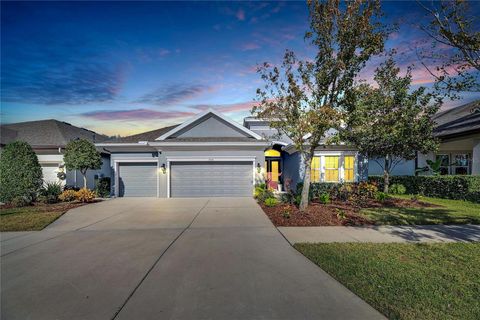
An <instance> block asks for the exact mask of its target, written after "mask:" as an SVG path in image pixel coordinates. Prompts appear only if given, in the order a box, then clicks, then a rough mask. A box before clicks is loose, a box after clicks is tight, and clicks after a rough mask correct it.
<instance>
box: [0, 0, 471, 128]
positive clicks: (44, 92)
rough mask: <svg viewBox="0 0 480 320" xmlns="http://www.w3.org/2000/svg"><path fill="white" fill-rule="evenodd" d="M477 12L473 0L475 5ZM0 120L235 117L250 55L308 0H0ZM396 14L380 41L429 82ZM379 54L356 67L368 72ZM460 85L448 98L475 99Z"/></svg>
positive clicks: (249, 91)
mask: <svg viewBox="0 0 480 320" xmlns="http://www.w3.org/2000/svg"><path fill="white" fill-rule="evenodd" d="M471 5H472V7H473V9H472V10H475V11H478V12H479V14H480V3H479V2H476V3H472V4H471ZM1 9H2V10H1V11H2V12H1V121H2V123H10V122H19V121H30V120H38V119H50V118H55V119H58V120H62V121H67V122H70V123H72V124H74V125H77V126H82V127H86V128H89V129H92V130H95V131H97V132H101V133H105V134H109V135H113V134H121V135H128V134H133V133H139V132H142V131H147V130H153V129H156V128H159V127H162V126H166V125H171V124H175V123H179V122H181V121H183V120H185V119H186V118H188V117H191V116H192V115H194V114H196V113H198V112H200V111H202V110H205V109H206V108H209V107H212V108H215V109H217V110H219V111H221V112H224V113H226V114H227V115H228V116H230V117H231V118H233V119H235V120H238V121H241V119H242V118H243V117H244V116H246V115H248V114H249V110H250V108H251V107H252V105H253V104H254V102H253V99H254V98H255V91H256V88H257V87H259V86H261V85H262V81H261V80H260V78H259V76H258V75H257V74H256V72H255V70H256V65H257V64H260V63H262V62H264V61H268V62H271V63H279V62H280V60H281V58H282V56H283V53H284V51H285V49H287V48H288V49H292V50H294V51H295V52H296V53H297V54H298V55H299V56H300V57H304V58H307V57H312V56H313V55H314V51H313V50H312V48H310V47H309V46H308V45H307V44H306V43H305V42H304V40H303V35H304V33H305V31H306V30H307V27H308V11H307V7H306V4H305V3H304V2H140V3H139V2H135V3H131V2H77V3H75V2H33V3H30V2H2V4H1ZM384 10H385V13H386V15H387V16H386V18H385V19H386V21H389V22H394V21H395V22H398V23H399V24H400V29H399V30H398V31H397V32H395V33H394V34H392V35H391V37H390V39H389V41H388V43H387V46H388V47H395V48H397V49H398V51H399V52H400V53H401V54H402V55H401V56H400V58H399V63H400V66H401V67H406V66H407V65H409V64H411V63H415V64H416V65H417V68H416V69H415V70H414V73H413V77H414V83H415V84H416V85H427V86H428V85H431V82H432V79H431V78H430V77H429V76H428V73H427V72H426V71H425V70H424V69H422V68H421V67H420V64H419V62H418V60H417V57H416V54H415V49H418V48H421V47H422V46H427V45H430V40H429V39H428V38H427V37H426V36H425V34H424V33H422V32H421V31H420V30H419V29H418V26H417V25H416V24H418V22H419V21H425V20H422V19H425V15H424V12H423V11H422V10H421V9H420V8H419V7H418V5H417V4H416V3H415V2H387V3H385V4H384ZM379 61H380V60H379V59H376V60H374V61H373V62H372V65H370V66H369V67H367V68H366V70H365V71H364V72H363V74H362V76H364V77H366V78H368V77H370V76H371V74H372V72H373V70H374V69H375V67H376V66H377V64H378V62H379ZM479 98H480V94H479V93H470V94H465V95H464V98H463V99H462V100H460V101H455V102H450V103H449V104H448V105H447V106H446V107H452V106H455V105H460V104H463V103H465V102H468V101H471V100H473V99H479Z"/></svg>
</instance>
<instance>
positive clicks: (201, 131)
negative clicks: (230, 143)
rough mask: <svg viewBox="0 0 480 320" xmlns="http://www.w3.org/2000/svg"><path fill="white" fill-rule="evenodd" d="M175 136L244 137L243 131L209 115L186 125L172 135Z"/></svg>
mask: <svg viewBox="0 0 480 320" xmlns="http://www.w3.org/2000/svg"><path fill="white" fill-rule="evenodd" d="M173 137H175V138H205V137H209V138H212V137H229V138H231V137H246V134H245V132H242V131H241V130H239V129H238V128H235V127H233V126H232V125H230V124H229V123H226V122H225V121H223V120H221V119H219V118H218V117H215V116H211V117H208V118H206V119H204V120H203V121H201V122H198V123H197V124H195V126H194V127H190V126H189V127H187V128H184V129H183V130H181V131H179V132H177V133H176V134H174V135H173Z"/></svg>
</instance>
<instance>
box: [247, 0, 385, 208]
mask: <svg viewBox="0 0 480 320" xmlns="http://www.w3.org/2000/svg"><path fill="white" fill-rule="evenodd" d="M308 6H309V11H310V30H309V31H308V32H307V33H306V35H305V38H306V39H307V40H309V41H310V43H311V44H312V45H313V46H314V47H315V48H316V51H317V52H316V56H315V59H314V60H313V61H310V60H305V61H302V60H299V59H297V57H296V56H295V54H294V53H293V52H292V51H288V50H287V52H286V53H285V56H284V58H283V63H282V65H281V67H272V66H270V65H269V64H268V63H264V64H263V66H261V67H259V70H258V72H259V73H260V75H261V78H262V79H263V80H264V81H265V83H266V84H265V87H264V88H263V89H258V90H257V100H258V101H259V105H257V106H255V107H254V108H253V110H252V113H253V114H254V115H255V116H256V117H259V118H263V119H267V120H269V121H270V125H271V126H272V127H273V128H276V129H277V130H278V131H279V132H280V133H283V134H285V135H287V136H288V137H289V138H290V139H291V140H292V141H293V143H294V145H295V147H296V149H297V150H298V152H300V153H301V155H302V158H303V164H304V169H305V176H304V181H303V182H304V183H303V189H302V199H301V202H300V210H302V211H303V210H305V209H306V207H307V205H308V194H309V188H310V167H311V161H312V158H313V154H314V150H315V149H316V148H317V147H318V146H319V144H320V142H321V139H322V138H324V137H325V134H326V132H327V131H328V130H329V129H331V128H338V127H339V126H340V123H341V119H342V116H343V113H344V111H345V110H347V109H349V107H348V105H349V104H350V103H351V101H352V99H351V98H352V94H351V93H352V90H353V88H354V86H353V84H354V80H355V77H356V76H357V75H358V74H359V72H360V71H361V70H362V69H363V68H364V67H365V64H366V62H367V61H368V60H369V59H370V57H371V56H372V55H375V54H378V53H380V52H381V51H382V50H383V44H384V41H385V38H386V36H387V34H388V30H386V28H385V27H384V25H382V24H381V23H380V22H379V20H378V18H379V17H380V16H381V12H380V3H379V1H375V0H372V1H351V2H347V3H340V1H338V0H328V1H317V0H315V1H313V0H312V1H308Z"/></svg>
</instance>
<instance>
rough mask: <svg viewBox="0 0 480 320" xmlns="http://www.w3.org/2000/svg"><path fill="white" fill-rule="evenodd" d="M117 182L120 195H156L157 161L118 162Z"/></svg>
mask: <svg viewBox="0 0 480 320" xmlns="http://www.w3.org/2000/svg"><path fill="white" fill-rule="evenodd" d="M118 184H119V196H120V197H156V196H157V163H156V162H145V163H143V162H142V163H136V162H135V163H120V164H119V166H118Z"/></svg>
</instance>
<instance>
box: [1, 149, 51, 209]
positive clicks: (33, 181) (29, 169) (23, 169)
mask: <svg viewBox="0 0 480 320" xmlns="http://www.w3.org/2000/svg"><path fill="white" fill-rule="evenodd" d="M41 186H42V168H41V167H40V164H39V163H38V158H37V155H36V154H35V152H34V151H33V149H32V147H30V145H29V144H28V143H26V142H23V141H15V142H12V143H9V144H7V145H6V146H5V148H3V150H2V152H1V154H0V201H1V202H6V203H8V202H12V201H13V199H14V198H24V200H25V201H29V202H32V201H33V200H35V197H36V195H37V192H38V190H39V189H40V187H41ZM16 201H17V202H18V199H17V200H16ZM22 201H23V200H22Z"/></svg>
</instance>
